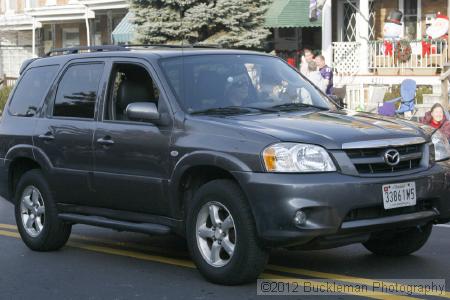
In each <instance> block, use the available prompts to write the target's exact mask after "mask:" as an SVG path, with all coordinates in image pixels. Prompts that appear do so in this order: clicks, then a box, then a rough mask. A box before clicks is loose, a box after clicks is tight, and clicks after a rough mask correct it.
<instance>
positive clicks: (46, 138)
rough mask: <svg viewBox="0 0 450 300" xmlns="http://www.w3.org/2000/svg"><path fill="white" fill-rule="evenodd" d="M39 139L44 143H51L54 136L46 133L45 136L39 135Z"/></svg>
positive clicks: (48, 132)
mask: <svg viewBox="0 0 450 300" xmlns="http://www.w3.org/2000/svg"><path fill="white" fill-rule="evenodd" d="M39 139H41V140H44V141H53V140H54V139H55V136H54V135H53V134H52V133H51V131H47V132H46V133H45V134H41V135H39Z"/></svg>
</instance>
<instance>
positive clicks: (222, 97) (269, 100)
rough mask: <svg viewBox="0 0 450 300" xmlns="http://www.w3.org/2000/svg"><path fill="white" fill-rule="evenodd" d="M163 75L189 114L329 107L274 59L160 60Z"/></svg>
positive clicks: (211, 56)
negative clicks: (212, 111) (252, 109)
mask: <svg viewBox="0 0 450 300" xmlns="http://www.w3.org/2000/svg"><path fill="white" fill-rule="evenodd" d="M161 65H162V68H163V71H164V73H165V75H166V78H167V79H168V81H169V84H170V85H171V87H172V90H173V91H174V93H175V94H176V96H177V98H178V100H179V102H180V104H181V106H182V107H183V108H184V109H185V110H187V111H188V112H190V113H194V112H199V111H204V110H211V109H216V108H225V107H241V108H242V107H258V108H277V107H284V106H287V107H289V108H291V106H290V105H291V104H292V106H293V107H294V106H295V105H297V104H299V105H298V106H299V107H302V105H310V106H320V107H323V108H330V103H329V102H328V100H327V99H326V97H325V96H323V95H322V94H321V93H320V92H319V91H318V90H317V89H316V88H314V86H313V85H311V84H310V83H309V82H308V81H307V80H305V79H304V78H303V77H302V76H301V75H300V74H298V73H297V72H296V71H294V70H293V69H292V68H291V67H289V66H288V65H287V64H286V63H284V62H282V61H281V60H280V59H278V58H274V57H270V56H261V55H202V56H200V55H196V56H184V57H175V58H168V59H164V60H163V61H162V63H161Z"/></svg>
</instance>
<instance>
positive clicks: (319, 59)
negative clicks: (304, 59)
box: [315, 55, 333, 95]
mask: <svg viewBox="0 0 450 300" xmlns="http://www.w3.org/2000/svg"><path fill="white" fill-rule="evenodd" d="M315 61H316V64H317V67H319V72H320V74H321V75H322V77H323V79H324V80H325V83H326V86H327V88H326V94H327V95H332V93H333V69H332V68H330V67H329V66H327V64H326V63H325V57H324V56H323V55H317V56H316V58H315Z"/></svg>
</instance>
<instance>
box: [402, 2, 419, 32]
mask: <svg viewBox="0 0 450 300" xmlns="http://www.w3.org/2000/svg"><path fill="white" fill-rule="evenodd" d="M403 5H404V6H403V14H404V15H403V23H404V24H405V38H407V39H410V40H415V39H417V22H418V16H417V0H407V1H404V2H403Z"/></svg>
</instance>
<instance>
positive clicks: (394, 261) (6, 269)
mask: <svg viewBox="0 0 450 300" xmlns="http://www.w3.org/2000/svg"><path fill="white" fill-rule="evenodd" d="M261 278H266V279H267V278H272V279H279V280H284V281H285V282H289V283H290V284H293V283H295V284H296V285H297V284H300V286H301V285H302V284H303V285H304V284H305V281H309V280H313V281H315V282H319V283H320V282H323V281H324V280H326V279H335V278H339V279H340V280H341V282H343V283H345V282H347V283H353V284H356V283H361V282H363V283H370V282H372V281H373V280H379V279H384V282H387V279H445V280H446V281H447V282H448V287H446V290H447V291H448V292H447V295H446V296H444V297H438V296H436V294H435V295H434V296H433V297H430V296H428V295H423V294H422V295H414V296H412V297H398V296H397V297H395V296H392V295H391V294H389V293H385V294H381V295H370V294H366V295H365V296H364V297H362V296H356V295H358V293H352V292H348V293H347V294H346V295H344V296H339V297H337V296H322V297H321V298H319V299H336V298H340V299H346V298H352V299H365V298H367V297H368V298H375V299H387V298H391V299H429V298H434V299H443V298H444V299H445V298H447V299H449V298H450V225H445V226H439V227H436V226H435V227H434V229H433V233H432V236H431V238H430V240H429V241H428V243H427V244H426V246H425V247H424V248H422V249H421V250H420V251H419V252H417V253H416V254H414V255H411V256H408V257H402V258H382V257H377V256H375V255H372V254H370V253H369V252H368V251H367V250H365V249H364V248H363V247H362V246H361V245H351V246H346V247H341V248H337V249H331V250H322V251H286V250H275V251H273V252H272V253H271V256H270V262H269V265H268V266H267V268H266V271H265V272H264V273H263V274H262V275H261ZM261 297H262V299H267V298H269V297H270V296H258V295H257V293H256V283H252V284H247V285H243V286H237V287H225V286H220V285H214V284H211V283H208V282H207V281H205V280H204V279H203V278H202V277H201V275H200V274H199V273H198V271H197V270H196V269H195V267H194V266H193V264H192V261H191V260H190V259H189V256H188V254H187V250H186V245H185V242H184V240H183V239H181V238H178V237H176V236H167V237H149V236H147V235H141V234H134V233H124V232H122V233H120V232H115V231H112V230H107V229H100V228H94V227H88V226H82V225H77V226H74V228H73V232H72V236H71V238H70V241H69V243H68V245H67V246H66V247H64V248H63V249H62V250H60V251H56V252H50V253H38V252H33V251H31V250H29V249H28V248H27V247H26V246H25V245H24V244H23V243H22V241H21V240H20V237H19V235H18V233H17V229H16V226H15V220H14V217H13V207H12V205H11V204H9V203H8V202H6V201H4V200H3V199H0V299H2V300H3V299H30V298H31V299H255V298H261ZM272 297H274V298H276V299H284V297H282V298H279V297H280V296H272ZM285 297H287V296H285ZM288 298H289V299H290V298H295V299H312V298H313V297H312V296H298V295H297V296H291V297H288Z"/></svg>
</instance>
